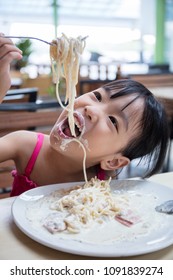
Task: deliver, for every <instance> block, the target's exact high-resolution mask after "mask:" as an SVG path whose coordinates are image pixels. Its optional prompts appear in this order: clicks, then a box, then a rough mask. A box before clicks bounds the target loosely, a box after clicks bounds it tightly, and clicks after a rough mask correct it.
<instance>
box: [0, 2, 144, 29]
mask: <svg viewBox="0 0 173 280" xmlns="http://www.w3.org/2000/svg"><path fill="white" fill-rule="evenodd" d="M140 2H141V0H39V1H38V0H5V1H4V0H0V23H1V22H2V23H3V22H8V23H10V22H14V21H18V22H22V21H27V22H39V23H54V22H57V24H69V23H70V24H83V25H84V24H87V25H104V26H106V25H108V26H115V25H116V26H124V25H127V23H128V26H129V24H132V25H134V24H135V23H136V21H137V20H138V19H139V17H140ZM55 6H56V9H54V8H53V7H55Z"/></svg>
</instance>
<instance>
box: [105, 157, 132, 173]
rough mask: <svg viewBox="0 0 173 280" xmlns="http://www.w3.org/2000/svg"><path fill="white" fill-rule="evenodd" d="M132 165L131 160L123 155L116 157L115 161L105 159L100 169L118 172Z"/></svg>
mask: <svg viewBox="0 0 173 280" xmlns="http://www.w3.org/2000/svg"><path fill="white" fill-rule="evenodd" d="M129 163H130V160H129V158H127V157H124V156H122V155H119V156H115V157H114V158H113V159H103V160H102V161H101V162H100V167H101V168H102V169H104V170H116V169H119V168H121V167H124V166H126V165H128V164H129Z"/></svg>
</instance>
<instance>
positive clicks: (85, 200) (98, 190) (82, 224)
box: [44, 178, 139, 233]
mask: <svg viewBox="0 0 173 280" xmlns="http://www.w3.org/2000/svg"><path fill="white" fill-rule="evenodd" d="M119 205H121V201H118V198H117V195H116V194H115V193H113V192H112V191H111V187H110V179H109V180H106V181H105V180H104V181H101V180H99V179H97V178H92V179H91V180H90V181H89V182H87V183H85V184H84V185H83V186H76V188H73V189H70V190H69V191H68V192H66V193H64V195H63V196H62V197H61V198H59V199H58V200H56V201H55V202H53V203H52V204H51V205H50V209H51V210H53V212H52V213H50V214H49V215H48V216H47V217H46V220H45V221H44V227H45V228H46V229H47V230H48V231H49V232H51V233H55V232H62V231H67V232H69V233H79V232H80V231H81V230H82V229H84V228H90V227H92V226H93V224H94V223H97V224H102V223H104V222H109V221H110V220H113V219H115V218H116V217H117V221H119V220H120V222H121V223H122V224H124V225H127V226H130V225H133V223H136V222H139V218H138V217H135V218H134V215H133V217H132V211H131V213H130V216H129V215H128V216H129V218H130V219H131V220H130V221H129V220H126V218H125V217H124V216H123V213H121V208H120V206H119ZM121 215H122V217H121Z"/></svg>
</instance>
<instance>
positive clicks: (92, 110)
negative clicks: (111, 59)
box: [50, 88, 144, 167]
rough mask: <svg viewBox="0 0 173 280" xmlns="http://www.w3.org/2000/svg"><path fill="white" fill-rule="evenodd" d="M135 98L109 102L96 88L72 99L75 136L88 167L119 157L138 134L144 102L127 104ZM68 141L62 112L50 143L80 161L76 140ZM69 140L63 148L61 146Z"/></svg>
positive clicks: (139, 99) (106, 95) (65, 117)
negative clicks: (83, 148) (80, 143)
mask: <svg viewBox="0 0 173 280" xmlns="http://www.w3.org/2000/svg"><path fill="white" fill-rule="evenodd" d="M136 96H137V94H131V95H127V96H122V97H118V98H114V99H110V94H109V93H108V92H106V91H105V90H104V89H102V88H99V89H98V90H96V91H93V92H89V93H87V94H84V95H82V96H80V97H78V98H77V99H76V100H75V106H74V112H75V113H74V115H75V123H76V135H77V138H78V139H80V140H81V141H82V142H83V143H84V144H85V147H86V152H87V166H88V167H89V166H93V165H96V164H98V163H100V162H101V161H103V160H104V159H106V160H107V161H111V160H113V158H116V157H118V156H121V150H123V148H124V147H125V146H126V145H127V144H128V142H129V141H130V140H131V138H132V137H134V136H135V134H137V133H138V132H139V129H140V127H139V126H138V125H139V122H140V120H141V117H142V113H143V105H144V101H143V99H142V98H137V99H136V100H135V101H133V102H132V103H131V104H130V105H128V104H129V103H130V102H131V101H132V100H134V99H135V97H136ZM127 105H128V106H127ZM126 106H127V107H126ZM81 130H82V133H81ZM71 139H73V137H72V136H71V133H70V129H69V126H68V121H67V111H66V110H64V111H63V112H62V113H61V115H60V117H59V119H58V120H57V122H56V124H55V125H54V127H53V129H52V131H51V134H50V143H51V146H52V148H53V149H55V150H57V151H58V152H60V153H64V155H66V156H67V157H69V158H73V159H74V160H78V161H80V162H81V160H82V159H83V155H84V154H83V150H82V149H81V147H80V145H79V144H78V143H76V142H75V141H69V140H71ZM68 141H69V144H68V145H66V146H65V149H62V144H63V143H66V142H68Z"/></svg>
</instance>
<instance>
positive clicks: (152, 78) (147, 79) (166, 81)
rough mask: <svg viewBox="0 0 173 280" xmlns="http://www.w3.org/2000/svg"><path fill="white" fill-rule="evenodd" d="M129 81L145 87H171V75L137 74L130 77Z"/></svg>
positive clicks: (172, 75)
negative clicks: (131, 80)
mask: <svg viewBox="0 0 173 280" xmlns="http://www.w3.org/2000/svg"><path fill="white" fill-rule="evenodd" d="M130 78H131V79H133V80H135V81H137V82H140V83H142V84H143V85H144V86H146V87H149V88H151V87H166V86H167V87H171V86H173V73H167V74H139V75H136V74H135V75H131V76H130Z"/></svg>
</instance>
